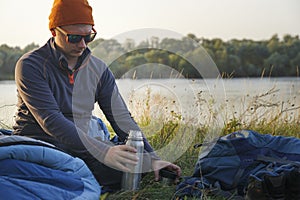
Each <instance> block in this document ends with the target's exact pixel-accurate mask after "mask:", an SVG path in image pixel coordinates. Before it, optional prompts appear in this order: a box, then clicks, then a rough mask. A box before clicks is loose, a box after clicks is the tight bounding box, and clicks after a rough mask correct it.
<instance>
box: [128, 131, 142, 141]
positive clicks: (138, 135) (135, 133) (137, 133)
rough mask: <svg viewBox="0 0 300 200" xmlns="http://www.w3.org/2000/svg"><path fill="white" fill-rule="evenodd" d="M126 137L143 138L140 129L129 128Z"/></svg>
mask: <svg viewBox="0 0 300 200" xmlns="http://www.w3.org/2000/svg"><path fill="white" fill-rule="evenodd" d="M128 139H134V140H141V139H143V134H142V132H141V131H136V130H131V131H129V135H128Z"/></svg>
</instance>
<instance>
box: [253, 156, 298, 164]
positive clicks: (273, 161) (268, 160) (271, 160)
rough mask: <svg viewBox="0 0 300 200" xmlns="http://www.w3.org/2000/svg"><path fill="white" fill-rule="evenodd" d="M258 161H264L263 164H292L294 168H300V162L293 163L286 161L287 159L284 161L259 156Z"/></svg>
mask: <svg viewBox="0 0 300 200" xmlns="http://www.w3.org/2000/svg"><path fill="white" fill-rule="evenodd" d="M257 160H258V161H262V162H271V163H281V164H292V165H294V166H297V167H300V162H297V161H292V160H286V159H283V158H274V157H270V156H264V155H258V156H257Z"/></svg>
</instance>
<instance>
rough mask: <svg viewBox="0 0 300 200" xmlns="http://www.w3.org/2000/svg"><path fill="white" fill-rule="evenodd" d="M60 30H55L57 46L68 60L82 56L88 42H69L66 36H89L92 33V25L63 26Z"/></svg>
mask: <svg viewBox="0 0 300 200" xmlns="http://www.w3.org/2000/svg"><path fill="white" fill-rule="evenodd" d="M59 28H60V29H55V32H56V36H55V44H56V45H57V47H58V48H59V49H60V50H61V51H62V52H63V53H64V55H65V56H66V57H67V58H68V59H74V58H78V57H79V56H81V54H82V53H83V51H84V50H85V48H86V47H87V44H86V42H85V41H84V39H83V38H82V39H81V40H80V41H79V42H77V43H71V42H68V39H67V35H66V34H75V35H88V34H90V33H91V32H92V25H87V24H76V25H67V26H61V27H59Z"/></svg>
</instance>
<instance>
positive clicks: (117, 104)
mask: <svg viewBox="0 0 300 200" xmlns="http://www.w3.org/2000/svg"><path fill="white" fill-rule="evenodd" d="M97 94H98V96H97V99H96V101H97V102H98V103H99V106H100V109H101V110H102V111H103V113H104V115H105V116H106V118H107V120H108V121H109V122H110V124H111V126H112V127H113V129H114V131H115V132H116V133H117V134H118V136H119V137H120V138H121V140H122V141H124V140H125V139H126V138H127V135H128V133H129V131H130V130H140V128H139V126H138V125H137V123H136V122H135V121H134V119H133V118H132V116H131V113H130V112H129V110H128V108H127V106H126V104H125V102H124V100H123V98H122V96H121V94H120V92H119V90H118V87H117V85H116V82H115V78H114V76H113V74H112V73H111V71H110V70H109V69H108V68H107V70H105V71H104V73H103V75H102V76H101V79H100V83H99V86H98V92H97ZM144 145H145V150H146V151H147V152H149V153H151V154H152V155H151V156H152V158H154V159H159V158H158V156H156V155H155V153H154V150H153V148H152V147H151V145H150V144H149V142H148V140H147V139H146V137H145V136H144Z"/></svg>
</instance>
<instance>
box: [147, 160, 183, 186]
mask: <svg viewBox="0 0 300 200" xmlns="http://www.w3.org/2000/svg"><path fill="white" fill-rule="evenodd" d="M162 168H166V169H168V170H170V171H173V172H175V173H176V174H177V178H179V177H180V176H181V168H180V167H179V166H177V165H175V164H173V163H170V162H167V161H164V160H153V161H152V169H153V170H154V175H155V181H159V170H160V169H162Z"/></svg>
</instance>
